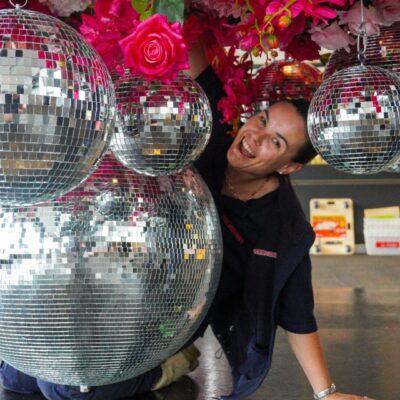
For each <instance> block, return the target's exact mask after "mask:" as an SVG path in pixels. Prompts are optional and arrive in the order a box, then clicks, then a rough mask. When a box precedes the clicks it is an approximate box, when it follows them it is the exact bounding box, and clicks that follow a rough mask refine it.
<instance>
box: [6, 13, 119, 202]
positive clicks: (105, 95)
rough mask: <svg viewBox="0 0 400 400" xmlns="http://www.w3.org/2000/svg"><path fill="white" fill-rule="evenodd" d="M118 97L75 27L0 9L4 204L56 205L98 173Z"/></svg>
mask: <svg viewBox="0 0 400 400" xmlns="http://www.w3.org/2000/svg"><path fill="white" fill-rule="evenodd" d="M114 114H115V94H114V89H113V84H112V80H111V77H110V75H109V73H108V71H107V68H106V67H105V65H104V64H103V62H102V60H101V58H100V56H99V55H98V54H97V53H96V52H95V51H94V50H93V49H92V48H91V47H90V45H89V44H87V43H86V42H85V40H84V39H83V38H82V37H81V36H80V35H79V34H78V33H77V32H76V31H75V30H74V29H73V28H71V27H70V26H68V25H66V24H65V23H64V22H62V21H60V20H58V19H56V18H53V17H50V16H47V15H44V14H40V13H37V12H33V11H25V10H21V9H11V10H10V9H8V10H1V11H0V204H3V205H9V204H14V205H31V204H36V203H40V202H45V201H49V200H53V199H55V198H57V197H58V196H60V195H62V194H63V193H66V192H68V191H70V190H72V189H73V188H74V187H76V186H78V185H79V184H80V183H81V182H82V181H83V180H84V179H86V178H87V177H88V176H89V175H90V173H91V172H92V171H93V170H94V169H95V167H96V166H97V164H98V162H99V161H100V160H101V158H102V156H103V155H104V153H105V151H106V150H107V148H108V145H109V142H110V140H111V135H112V133H113V119H114Z"/></svg>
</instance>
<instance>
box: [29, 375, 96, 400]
mask: <svg viewBox="0 0 400 400" xmlns="http://www.w3.org/2000/svg"><path fill="white" fill-rule="evenodd" d="M37 383H38V386H39V389H40V391H41V392H42V394H43V396H44V397H46V399H48V400H92V399H93V394H92V393H91V392H88V393H85V392H81V391H80V390H79V387H77V386H66V385H59V384H57V383H51V382H46V381H42V380H40V379H38V380H37Z"/></svg>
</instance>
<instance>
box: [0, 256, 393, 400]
mask: <svg viewBox="0 0 400 400" xmlns="http://www.w3.org/2000/svg"><path fill="white" fill-rule="evenodd" d="M313 265H314V271H313V279H314V287H315V295H316V314H317V318H318V321H319V326H320V335H321V338H322V341H323V344H324V348H325V352H326V357H327V359H328V364H329V366H330V370H331V374H332V376H333V378H334V380H335V382H336V384H337V386H338V387H339V388H340V390H341V391H346V392H348V393H355V394H359V395H368V396H369V397H372V398H375V399H376V400H400V379H399V378H400V375H399V371H400V346H399V340H400V257H372V256H360V255H358V256H350V257H345V256H344V257H333V256H332V257H331V256H329V257H324V256H320V257H314V259H313ZM198 345H199V347H200V349H201V351H202V356H201V359H200V367H199V368H198V369H197V370H196V371H194V372H193V373H192V374H191V375H190V376H188V377H184V378H183V379H182V380H181V381H179V382H177V383H175V384H173V385H171V386H170V387H169V388H166V389H164V390H163V391H160V392H158V393H156V394H146V395H145V396H138V397H135V399H131V400H210V399H212V398H213V397H214V396H218V395H221V394H224V393H228V392H229V390H230V387H231V381H230V376H229V370H228V368H227V364H226V360H225V359H224V358H221V359H216V358H215V352H216V351H217V350H218V345H217V343H216V342H215V340H214V338H213V337H212V335H211V334H210V333H209V332H207V335H206V336H205V337H204V338H203V339H201V340H199V342H198ZM311 398H312V396H311V389H310V387H309V385H308V383H307V381H306V379H305V378H304V376H303V373H302V371H301V369H300V367H299V366H298V365H297V362H296V360H295V359H294V357H293V356H292V354H291V353H290V350H289V348H288V346H287V343H286V338H285V333H284V332H282V331H279V334H278V339H277V343H276V347H275V352H274V361H273V367H272V370H271V372H270V374H269V377H268V379H267V380H266V381H265V382H264V384H263V385H262V387H261V388H260V389H259V390H258V391H257V392H256V393H255V394H254V395H252V396H251V397H249V399H251V400H283V399H285V400H309V399H311ZM28 399H30V400H42V399H43V398H42V397H40V396H18V395H14V394H11V393H6V392H1V391H0V400H28Z"/></svg>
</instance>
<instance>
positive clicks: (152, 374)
mask: <svg viewBox="0 0 400 400" xmlns="http://www.w3.org/2000/svg"><path fill="white" fill-rule="evenodd" d="M160 377H161V367H156V368H153V369H152V370H150V371H148V372H146V373H144V374H142V375H139V376H137V377H135V378H131V379H128V380H126V381H123V382H118V383H112V384H110V385H104V386H96V387H91V388H90V391H89V392H87V393H81V392H80V390H79V387H77V386H66V385H59V384H55V383H51V382H46V381H42V380H40V379H36V378H34V377H32V376H29V375H27V374H24V373H23V372H20V371H18V370H17V369H15V368H13V367H12V366H11V365H8V364H7V363H5V362H4V361H1V364H0V384H1V385H2V386H3V388H4V389H6V390H10V391H12V392H16V393H22V394H33V393H42V394H43V395H44V396H45V397H46V398H47V399H49V400H75V399H76V400H117V399H123V398H126V397H131V396H133V395H135V394H139V393H145V392H148V391H149V390H151V388H152V387H153V386H154V384H155V383H156V382H157V381H158V380H159V379H160Z"/></svg>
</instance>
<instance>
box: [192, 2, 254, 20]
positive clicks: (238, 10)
mask: <svg viewBox="0 0 400 400" xmlns="http://www.w3.org/2000/svg"><path fill="white" fill-rule="evenodd" d="M194 3H197V4H195V5H196V6H197V7H200V8H201V9H203V10H208V11H211V12H212V13H214V14H216V15H217V16H218V17H219V18H223V17H229V16H233V17H235V18H239V17H240V16H241V15H242V14H243V13H244V12H245V11H246V8H247V6H246V1H243V0H242V1H239V0H237V1H235V0H233V1H227V0H195V1H194Z"/></svg>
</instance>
